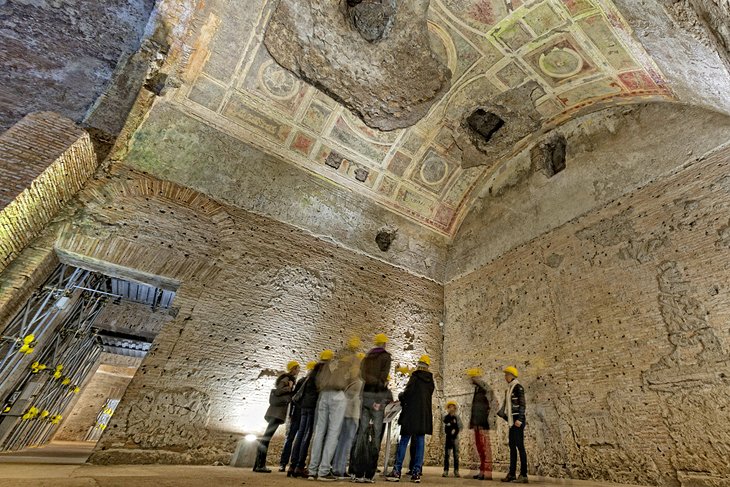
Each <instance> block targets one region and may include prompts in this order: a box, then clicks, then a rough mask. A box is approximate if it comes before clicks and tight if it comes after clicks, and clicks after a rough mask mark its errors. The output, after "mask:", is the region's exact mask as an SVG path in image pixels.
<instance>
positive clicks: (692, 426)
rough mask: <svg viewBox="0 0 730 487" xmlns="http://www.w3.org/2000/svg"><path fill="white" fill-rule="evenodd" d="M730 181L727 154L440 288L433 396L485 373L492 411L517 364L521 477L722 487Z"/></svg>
mask: <svg viewBox="0 0 730 487" xmlns="http://www.w3.org/2000/svg"><path fill="white" fill-rule="evenodd" d="M729 168H730V148H727V147H726V148H724V149H722V150H719V151H717V152H716V153H714V154H712V155H710V156H708V157H701V158H699V159H698V160H696V161H691V162H690V163H688V164H687V166H686V167H684V168H681V169H678V170H677V171H676V172H674V173H673V174H672V175H670V176H668V177H666V178H663V179H661V180H659V181H657V182H654V183H651V184H649V185H648V186H646V187H644V188H642V189H639V190H636V191H634V192H632V193H630V194H629V195H627V196H625V197H622V198H619V199H617V200H616V201H615V202H613V203H611V204H609V205H608V206H606V207H605V208H604V209H601V210H597V211H594V212H591V213H589V214H587V215H585V216H583V217H580V218H577V219H575V220H573V221H571V222H569V223H567V224H565V225H563V226H561V227H560V228H558V229H556V230H554V231H552V232H550V233H548V234H546V235H543V236H541V237H539V238H535V239H534V240H531V241H529V242H527V243H525V244H523V245H520V246H518V247H516V248H514V249H512V250H511V251H509V252H506V253H505V254H504V255H502V256H500V257H499V258H496V259H495V260H493V261H492V262H491V263H490V264H489V265H486V266H483V267H481V268H479V269H478V270H476V271H474V272H471V273H469V274H467V275H465V276H463V277H460V278H458V279H455V280H453V281H451V282H448V283H447V284H446V286H445V303H446V318H445V331H444V333H445V342H444V343H445V345H444V364H445V371H444V377H446V378H447V381H446V383H445V397H446V398H450V397H457V398H461V399H462V400H463V401H466V400H468V397H469V391H470V387H469V385H468V382H467V380H466V379H465V378H464V377H465V374H464V371H465V369H466V368H468V367H473V366H482V367H484V368H485V370H486V371H487V374H488V379H489V382H490V383H492V384H493V385H494V388H495V391H496V394H497V396H498V397H500V398H501V397H502V394H503V393H504V392H503V391H504V387H505V384H504V381H503V378H502V374H501V373H500V370H501V368H502V367H503V366H505V365H507V364H516V365H517V366H518V368H519V369H520V370H521V377H520V379H521V381H522V383H523V384H524V385H525V387H526V390H527V401H528V416H527V418H528V427H527V448H528V454H529V456H530V470H531V471H532V472H538V473H540V474H544V475H553V476H567V477H573V478H597V479H603V480H609V481H617V482H632V483H640V484H651V485H662V486H665V485H683V486H689V485H692V486H710V485H713V486H716V485H727V483H726V482H727V478H728V476H729V475H730V470H729V467H728V465H729V464H728V462H727V458H728V452H730V443H729V442H728V438H730V427H729V426H728V422H727V411H726V405H727V404H730V394H729V393H728V391H730V387H729V386H730V361H729V360H728V350H730V300H728V296H730V287H728V283H729V282H730V239H729V238H728V236H729V235H730V230H729V229H730V220H729V219H728V210H729V209H730V179H729V178H728V175H727V174H728V169H729ZM462 378H463V379H462ZM500 402H501V399H500ZM498 424H499V427H498V429H497V431H496V434H495V438H497V439H498V447H497V449H496V460H497V462H498V464H500V465H502V466H503V467H504V464H505V461H506V460H507V456H508V451H507V448H506V447H505V445H504V438H505V435H506V428H505V425H504V422H502V421H501V420H499V421H498ZM463 441H465V442H466V440H463Z"/></svg>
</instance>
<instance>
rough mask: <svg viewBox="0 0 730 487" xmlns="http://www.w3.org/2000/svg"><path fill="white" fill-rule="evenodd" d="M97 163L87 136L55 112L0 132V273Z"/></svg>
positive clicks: (28, 119) (65, 201) (41, 114)
mask: <svg viewBox="0 0 730 487" xmlns="http://www.w3.org/2000/svg"><path fill="white" fill-rule="evenodd" d="M96 166H97V160H96V156H95V154H94V149H93V147H92V145H91V141H90V139H89V136H88V134H86V132H84V131H83V130H81V129H79V128H78V127H76V125H74V123H73V122H72V121H70V120H68V119H66V118H63V117H61V116H60V115H57V114H55V113H51V112H42V113H34V114H31V115H28V116H26V117H25V118H24V119H23V120H21V121H20V122H18V123H17V124H16V125H14V126H13V127H11V128H10V129H9V130H8V131H7V132H5V133H3V134H1V135H0V182H2V184H0V271H2V270H3V269H5V268H6V267H7V266H8V264H9V263H10V261H12V260H13V259H14V258H15V257H17V255H18V253H19V252H20V251H21V250H22V249H23V248H24V247H25V246H26V245H27V244H28V243H29V242H30V241H31V240H32V239H33V238H35V237H36V236H38V235H39V234H40V232H41V231H42V230H43V228H44V227H45V226H46V225H47V224H48V223H49V222H50V221H51V219H52V218H53V217H54V216H56V214H57V213H58V212H59V211H60V210H61V209H62V208H63V206H64V205H65V204H66V203H68V201H69V200H70V199H71V198H72V197H73V196H74V194H76V192H77V191H78V190H79V189H81V187H82V186H83V185H84V183H85V182H86V181H87V180H88V179H89V177H90V176H91V175H92V174H93V173H94V171H95V170H96Z"/></svg>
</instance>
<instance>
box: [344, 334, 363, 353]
mask: <svg viewBox="0 0 730 487" xmlns="http://www.w3.org/2000/svg"><path fill="white" fill-rule="evenodd" d="M361 346H362V340H360V337H352V338H350V339H349V340H348V341H347V348H349V349H350V350H357V349H358V348H360V347H361Z"/></svg>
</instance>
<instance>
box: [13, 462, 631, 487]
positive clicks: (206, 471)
mask: <svg viewBox="0 0 730 487" xmlns="http://www.w3.org/2000/svg"><path fill="white" fill-rule="evenodd" d="M422 483H423V484H426V485H433V486H456V485H463V486H465V487H466V486H486V485H495V486H496V485H497V483H496V482H479V481H476V480H471V479H465V478H462V479H455V478H446V479H444V478H442V477H441V475H440V471H439V469H437V468H429V469H427V470H426V472H425V475H424V478H423V482H422ZM312 484H314V485H327V484H325V483H324V482H321V483H320V482H317V483H314V482H307V481H305V480H301V479H287V478H286V477H285V476H284V474H280V473H272V474H254V473H253V472H251V471H250V470H248V469H237V468H231V467H191V466H170V465H128V466H127V465H124V466H96V465H48V464H2V465H0V485H2V486H13V487H199V486H208V485H214V486H216V487H228V486H231V487H233V486H251V487H258V486H266V487H269V486H270V487H296V486H302V487H303V486H306V485H312ZM336 484H339V485H352V484H349V483H345V482H338V483H336ZM377 484H379V485H382V486H385V485H386V484H387V485H395V484H391V483H388V482H385V481H384V480H382V479H381V480H378V482H377ZM401 484H405V485H411V484H410V482H401ZM358 485H359V484H358ZM500 485H501V484H500ZM531 485H535V486H554V485H563V486H569V487H611V486H613V487H620V486H619V484H608V483H600V482H587V481H570V480H555V479H538V478H533V479H532V480H531ZM624 487H626V486H624Z"/></svg>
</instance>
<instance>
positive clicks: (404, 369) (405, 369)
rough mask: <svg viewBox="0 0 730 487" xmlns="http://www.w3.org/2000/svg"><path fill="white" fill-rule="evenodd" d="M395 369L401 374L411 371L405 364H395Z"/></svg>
mask: <svg viewBox="0 0 730 487" xmlns="http://www.w3.org/2000/svg"><path fill="white" fill-rule="evenodd" d="M395 371H396V372H398V373H400V374H403V375H408V374H410V373H411V372H413V371H412V370H411V369H409V368H408V367H407V366H405V365H398V366H397V367H396V368H395Z"/></svg>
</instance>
